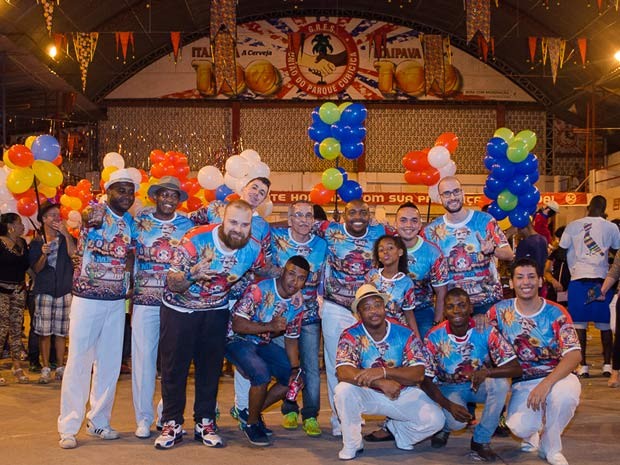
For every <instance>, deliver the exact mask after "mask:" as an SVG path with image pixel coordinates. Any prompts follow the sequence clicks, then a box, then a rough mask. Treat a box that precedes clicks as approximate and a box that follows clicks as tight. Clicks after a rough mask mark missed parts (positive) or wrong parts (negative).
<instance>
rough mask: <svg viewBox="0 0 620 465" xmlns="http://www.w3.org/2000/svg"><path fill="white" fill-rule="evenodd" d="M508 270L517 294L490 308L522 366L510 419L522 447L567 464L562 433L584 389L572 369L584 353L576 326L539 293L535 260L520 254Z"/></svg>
mask: <svg viewBox="0 0 620 465" xmlns="http://www.w3.org/2000/svg"><path fill="white" fill-rule="evenodd" d="M510 275H511V278H510V287H511V288H512V289H513V290H514V292H515V295H516V298H515V299H508V300H502V301H501V302H498V303H497V304H496V305H495V306H494V307H492V308H491V309H490V310H489V314H488V318H489V321H490V322H491V324H492V325H493V326H495V327H496V328H497V329H498V330H499V332H500V333H501V334H502V335H503V336H504V337H505V338H506V339H507V340H508V342H510V343H511V344H512V346H513V348H514V350H515V353H516V354H517V357H518V358H519V363H520V364H521V368H522V369H523V376H521V377H520V378H517V379H514V380H513V384H512V394H511V396H510V402H509V404H508V416H507V419H506V424H507V425H508V427H509V428H510V430H511V431H512V433H513V434H514V435H515V436H517V437H519V438H521V439H522V440H523V442H522V443H521V450H522V451H524V452H535V451H538V455H539V456H540V457H541V458H542V459H545V460H547V462H548V463H550V464H551V465H568V461H567V460H566V458H565V457H564V455H563V454H562V438H561V435H562V432H563V431H564V428H566V426H567V425H568V423H569V422H570V420H571V419H572V418H573V415H574V414H575V409H576V408H577V405H578V404H579V394H580V393H581V384H580V383H579V379H578V378H577V376H575V375H574V374H573V373H572V372H573V370H574V369H575V368H576V367H577V365H578V364H579V360H580V359H581V354H580V346H579V339H578V337H577V332H576V331H575V327H574V326H573V321H572V319H571V317H570V315H569V313H568V312H567V311H566V309H565V308H564V307H562V306H560V305H558V304H556V303H553V302H549V301H547V300H545V299H543V298H541V297H539V296H538V288H539V287H540V286H541V284H542V276H541V275H540V274H539V272H538V268H537V267H536V262H534V261H533V260H532V259H531V258H520V259H519V260H517V261H515V262H514V263H513V264H512V267H511V273H510ZM541 431H542V432H541Z"/></svg>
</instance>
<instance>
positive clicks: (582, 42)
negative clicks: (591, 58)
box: [577, 37, 588, 67]
mask: <svg viewBox="0 0 620 465" xmlns="http://www.w3.org/2000/svg"><path fill="white" fill-rule="evenodd" d="M577 45H578V46H579V55H580V56H581V64H582V66H584V67H585V66H586V48H587V47H588V39H586V38H585V37H578V38H577Z"/></svg>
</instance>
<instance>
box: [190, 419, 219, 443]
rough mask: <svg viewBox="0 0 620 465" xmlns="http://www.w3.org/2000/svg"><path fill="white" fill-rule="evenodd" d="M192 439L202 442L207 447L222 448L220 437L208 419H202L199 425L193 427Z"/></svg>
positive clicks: (212, 422) (212, 421) (213, 422)
mask: <svg viewBox="0 0 620 465" xmlns="http://www.w3.org/2000/svg"><path fill="white" fill-rule="evenodd" d="M194 439H195V440H196V441H202V443H203V444H204V445H205V446H208V447H218V448H219V447H224V441H223V440H222V437H221V436H220V435H219V434H217V425H216V424H215V421H214V420H212V419H210V418H203V419H202V422H201V423H196V426H195V427H194Z"/></svg>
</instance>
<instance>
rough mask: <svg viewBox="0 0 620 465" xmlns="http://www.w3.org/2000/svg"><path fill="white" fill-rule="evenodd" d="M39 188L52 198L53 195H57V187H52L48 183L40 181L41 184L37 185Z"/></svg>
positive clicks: (42, 192)
mask: <svg viewBox="0 0 620 465" xmlns="http://www.w3.org/2000/svg"><path fill="white" fill-rule="evenodd" d="M37 189H38V190H39V192H40V193H41V194H43V195H44V196H45V197H47V198H48V199H51V198H52V197H55V196H56V188H55V187H50V186H48V185H47V184H41V183H39V185H38V186H37Z"/></svg>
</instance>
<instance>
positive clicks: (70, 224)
mask: <svg viewBox="0 0 620 465" xmlns="http://www.w3.org/2000/svg"><path fill="white" fill-rule="evenodd" d="M74 211H75V210H74ZM79 225H80V223H78V222H77V221H73V220H67V226H68V227H70V228H77V227H78V226H79Z"/></svg>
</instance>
